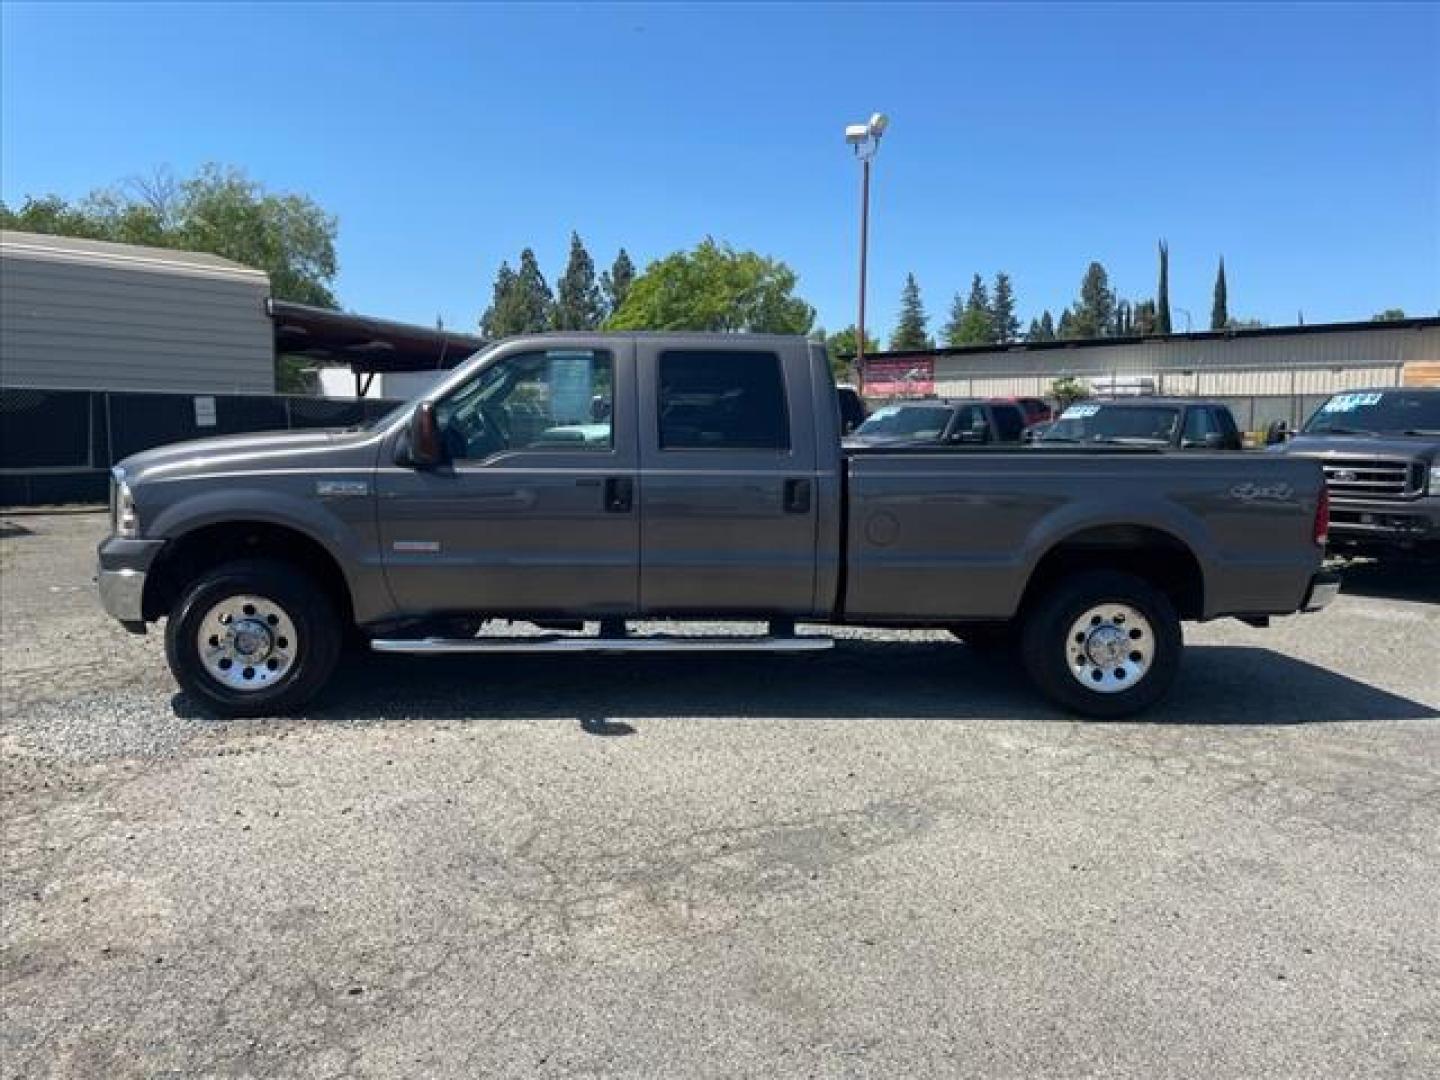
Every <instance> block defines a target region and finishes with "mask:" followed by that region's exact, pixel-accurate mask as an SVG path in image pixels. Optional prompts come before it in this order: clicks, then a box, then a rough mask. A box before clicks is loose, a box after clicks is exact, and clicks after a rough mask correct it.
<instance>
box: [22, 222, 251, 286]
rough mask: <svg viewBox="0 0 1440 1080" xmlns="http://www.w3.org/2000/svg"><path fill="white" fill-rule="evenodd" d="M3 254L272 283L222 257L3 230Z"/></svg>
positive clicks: (249, 268)
mask: <svg viewBox="0 0 1440 1080" xmlns="http://www.w3.org/2000/svg"><path fill="white" fill-rule="evenodd" d="M0 254H3V255H4V256H5V257H6V258H27V257H28V258H32V259H40V260H48V261H51V262H64V263H87V264H90V265H96V266H123V267H126V268H130V269H136V270H147V269H148V270H154V271H157V272H161V273H174V274H187V275H192V276H198V277H235V278H245V279H248V280H257V279H258V280H260V281H264V282H266V283H267V284H268V283H269V280H270V278H269V276H268V275H267V274H266V273H265V272H264V271H263V270H256V269H255V268H253V267H250V266H245V265H243V264H241V263H238V262H235V261H234V260H232V259H225V258H222V257H221V256H219V255H210V254H207V253H205V252H200V251H179V250H176V249H174V248H156V247H142V246H141V245H139V244H115V243H111V242H110V241H108V240H85V239H81V238H79V237H74V236H50V235H48V234H42V233H27V232H11V231H8V230H0Z"/></svg>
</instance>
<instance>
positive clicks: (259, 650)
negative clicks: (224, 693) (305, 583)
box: [195, 594, 300, 693]
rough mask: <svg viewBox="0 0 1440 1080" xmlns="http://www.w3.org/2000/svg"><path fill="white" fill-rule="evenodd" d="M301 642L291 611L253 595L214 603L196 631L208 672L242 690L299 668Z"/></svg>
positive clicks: (276, 679)
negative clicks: (297, 661) (296, 660)
mask: <svg viewBox="0 0 1440 1080" xmlns="http://www.w3.org/2000/svg"><path fill="white" fill-rule="evenodd" d="M299 646H300V639H299V636H298V635H297V634H296V633H295V623H294V621H293V620H292V619H291V618H290V615H289V613H288V612H287V611H286V610H285V609H284V608H283V607H281V606H280V605H279V604H277V603H275V601H273V600H268V599H266V598H265V597H263V596H253V595H249V594H239V595H236V596H228V597H226V598H225V599H224V600H221V601H220V602H219V603H218V604H215V605H214V606H213V607H212V608H211V609H210V610H209V611H207V612H206V613H205V618H203V619H202V620H200V629H199V630H198V631H196V634H195V647H196V649H197V650H198V651H199V654H200V663H201V664H202V665H203V666H204V668H205V671H206V674H208V675H209V676H210V677H211V678H212V679H214V680H215V681H216V682H218V683H219V684H220V685H221V686H224V687H228V688H229V689H231V690H239V691H241V692H242V693H253V692H254V691H256V690H263V689H265V688H266V687H267V686H274V685H275V684H276V683H277V682H279V681H280V680H282V679H284V678H285V676H286V675H288V674H289V673H290V671H291V669H292V668H294V666H295V659H296V657H297V656H298V655H299Z"/></svg>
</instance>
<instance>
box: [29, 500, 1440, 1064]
mask: <svg viewBox="0 0 1440 1080" xmlns="http://www.w3.org/2000/svg"><path fill="white" fill-rule="evenodd" d="M104 527H105V521H104V518H103V517H102V516H101V515H97V514H92V513H76V514H48V515H39V514H14V515H7V516H5V517H4V518H3V527H0V528H3V538H0V573H3V607H0V644H3V697H0V707H3V713H4V726H3V749H4V790H3V800H4V801H3V827H4V833H3V882H0V887H3V896H0V899H3V984H0V1006H3V1033H0V1055H3V1056H0V1073H3V1075H4V1076H6V1077H38V1076H67V1077H98V1076H107V1077H129V1076H136V1077H139V1076H146V1077H156V1076H225V1077H249V1076H257V1077H258V1076H295V1077H341V1076H363V1077H400V1076H405V1077H416V1076H424V1077H462V1076H480V1075H486V1076H511V1075H526V1076H530V1075H534V1076H550V1075H554V1076H576V1075H583V1076H601V1075H617V1076H656V1077H679V1076H727V1077H728V1076H762V1075H763V1076H770V1075H786V1076H790V1075H794V1076H827V1077H828V1076H876V1077H896V1076H920V1075H970V1076H987V1077H1009V1076H1015V1077H1019V1076H1053V1077H1075V1076H1081V1075H1105V1076H1134V1077H1163V1076H1199V1075H1204V1076H1210V1077H1258V1076H1286V1077H1291V1076H1321V1075H1324V1076H1357V1077H1358V1076H1365V1077H1373V1076H1382V1075H1388V1076H1417V1077H1418V1076H1435V1075H1440V913H1437V909H1440V581H1437V575H1436V574H1434V572H1433V571H1432V572H1430V573H1429V574H1426V573H1424V572H1420V571H1416V570H1400V571H1394V572H1388V573H1383V572H1379V571H1377V570H1375V569H1373V568H1372V569H1362V570H1360V571H1357V572H1356V573H1354V574H1352V575H1351V577H1350V579H1349V582H1348V584H1347V592H1346V595H1344V596H1342V597H1341V598H1340V600H1339V601H1338V602H1337V603H1336V605H1335V606H1334V607H1332V608H1331V609H1330V610H1329V611H1327V612H1325V613H1323V614H1320V615H1314V616H1305V617H1298V618H1292V619H1285V620H1280V621H1278V622H1277V624H1276V626H1275V627H1273V628H1272V629H1270V630H1268V631H1261V630H1254V629H1250V628H1248V627H1244V626H1241V625H1239V624H1236V623H1229V622H1225V623H1217V624H1214V625H1210V626H1202V627H1191V628H1188V639H1189V641H1190V643H1191V646H1192V648H1191V649H1190V651H1189V654H1188V657H1187V661H1186V668H1185V671H1184V674H1183V675H1182V677H1181V679H1180V682H1179V684H1178V685H1177V687H1176V689H1175V692H1174V694H1173V696H1172V698H1171V699H1170V701H1169V703H1168V704H1167V705H1166V706H1165V707H1164V708H1162V709H1161V710H1160V711H1159V712H1158V713H1157V714H1156V715H1155V716H1153V717H1152V718H1150V719H1148V720H1147V721H1145V722H1137V723H1123V724H1089V723H1079V722H1074V721H1071V720H1069V719H1067V718H1066V717H1064V716H1061V715H1059V714H1058V713H1056V712H1054V711H1053V710H1051V709H1050V708H1049V707H1047V706H1046V705H1044V704H1042V703H1040V702H1039V701H1038V700H1037V699H1036V698H1035V697H1034V696H1032V694H1031V692H1030V691H1029V689H1028V688H1027V687H1026V686H1025V684H1024V683H1023V681H1022V680H1021V678H1020V677H1019V676H1018V674H1016V673H1015V672H1013V671H1011V670H1009V669H1008V668H1007V666H1006V665H1005V664H1003V663H999V662H997V661H995V660H993V659H986V658H982V657H979V656H977V655H975V654H973V653H971V652H969V651H968V650H966V649H965V648H964V647H963V646H961V645H958V644H956V643H954V642H953V641H951V640H950V639H948V638H947V637H945V636H943V635H939V634H932V633H888V634H881V633H854V634H847V635H846V640H845V641H843V642H842V644H841V646H840V647H839V648H837V649H836V650H835V651H834V652H832V653H829V654H822V655H819V656H816V657H813V658H785V657H769V656H728V657H726V656H688V657H642V656H635V657H627V658H622V659H599V658H564V659H540V658H505V659H501V658H478V659H469V660H463V659H454V658H452V659H444V658H436V659H426V658H402V657H368V658H362V659H359V660H355V661H352V662H350V665H349V667H348V669H347V670H345V671H343V672H342V673H341V675H340V677H339V680H338V684H337V686H336V688H335V690H334V692H332V693H331V694H329V695H328V696H327V697H326V698H325V699H324V700H323V701H322V702H321V703H320V704H319V705H318V706H317V707H316V708H315V709H314V710H313V711H312V713H311V714H310V715H308V716H306V717H304V718H300V719H295V720H285V721H278V720H276V721H259V722H256V721H247V722H221V721H216V720H212V719H208V718H206V717H205V716H203V715H201V714H200V713H198V712H197V711H196V710H195V709H194V708H193V707H191V705H190V704H189V703H188V702H187V701H186V700H185V699H184V698H183V697H180V696H178V695H177V694H176V692H175V690H174V687H173V685H172V684H171V682H170V678H169V674H168V672H167V671H166V669H165V664H164V658H163V650H162V646H161V641H160V638H159V637H158V636H157V635H156V634H154V633H152V634H151V635H150V636H148V637H144V638H137V637H131V636H129V635H126V634H125V633H124V632H123V631H122V630H121V629H120V628H119V627H118V626H116V625H113V624H111V623H109V622H108V621H107V620H106V619H105V617H104V616H103V615H102V614H101V613H100V612H99V610H98V608H97V607H96V604H95V601H94V598H93V594H92V586H91V584H90V575H91V573H92V569H93V568H92V565H91V563H92V555H93V549H94V545H95V543H96V542H97V541H98V540H99V538H100V535H101V533H102V532H103V530H104Z"/></svg>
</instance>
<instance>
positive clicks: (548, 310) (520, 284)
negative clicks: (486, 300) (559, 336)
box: [515, 247, 555, 334]
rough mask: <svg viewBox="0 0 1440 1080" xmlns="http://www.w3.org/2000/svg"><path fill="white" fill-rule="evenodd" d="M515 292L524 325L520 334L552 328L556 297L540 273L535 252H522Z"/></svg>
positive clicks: (516, 275) (530, 250)
mask: <svg viewBox="0 0 1440 1080" xmlns="http://www.w3.org/2000/svg"><path fill="white" fill-rule="evenodd" d="M515 291H516V293H517V294H518V301H517V304H518V310H519V312H520V313H521V314H522V315H523V318H524V324H523V326H522V327H521V329H520V330H519V331H518V332H519V333H524V334H535V333H539V332H541V331H543V330H549V329H550V327H551V321H550V320H551V316H552V314H553V313H554V310H555V297H554V295H553V294H552V293H551V292H550V286H549V285H547V284H546V283H545V275H544V274H542V273H541V272H540V262H539V260H537V259H536V258H535V252H534V251H533V250H532V249H531V248H528V247H527V248H526V249H525V250H524V251H522V252H520V269H519V270H518V271H517V272H516V274H515Z"/></svg>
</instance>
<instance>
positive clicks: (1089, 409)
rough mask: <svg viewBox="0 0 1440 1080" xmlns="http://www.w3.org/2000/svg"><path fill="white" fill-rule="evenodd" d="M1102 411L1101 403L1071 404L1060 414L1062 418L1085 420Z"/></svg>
mask: <svg viewBox="0 0 1440 1080" xmlns="http://www.w3.org/2000/svg"><path fill="white" fill-rule="evenodd" d="M1099 411H1100V406H1099V405H1071V406H1070V407H1069V408H1068V409H1066V410H1065V411H1064V412H1063V413H1061V414H1060V419H1061V420H1084V419H1085V418H1086V417H1087V416H1094V415H1095V414H1096V413H1098V412H1099Z"/></svg>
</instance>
